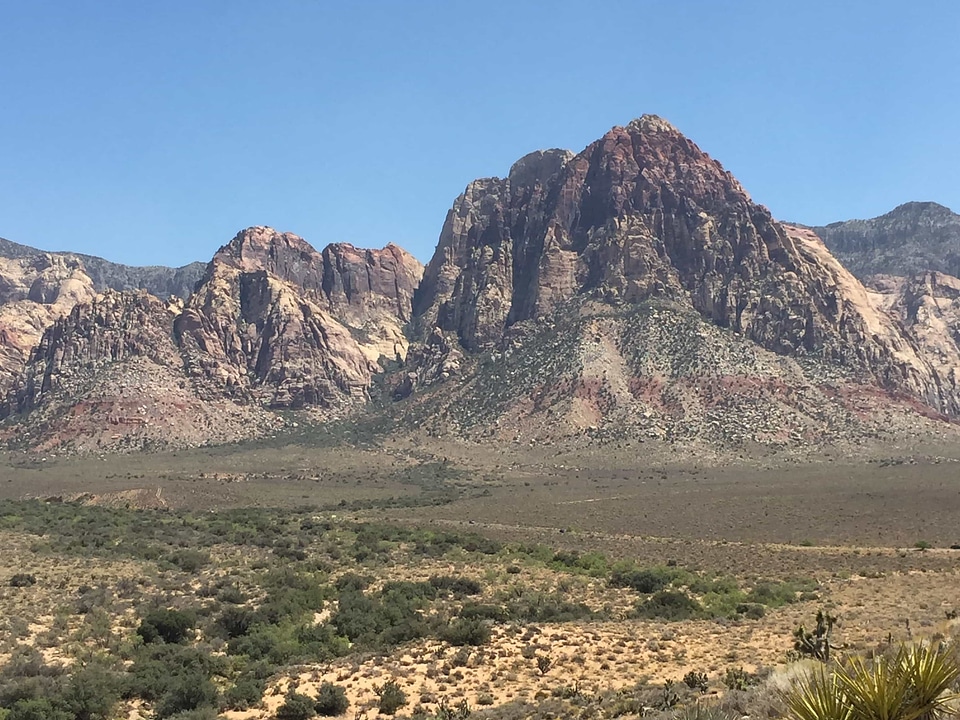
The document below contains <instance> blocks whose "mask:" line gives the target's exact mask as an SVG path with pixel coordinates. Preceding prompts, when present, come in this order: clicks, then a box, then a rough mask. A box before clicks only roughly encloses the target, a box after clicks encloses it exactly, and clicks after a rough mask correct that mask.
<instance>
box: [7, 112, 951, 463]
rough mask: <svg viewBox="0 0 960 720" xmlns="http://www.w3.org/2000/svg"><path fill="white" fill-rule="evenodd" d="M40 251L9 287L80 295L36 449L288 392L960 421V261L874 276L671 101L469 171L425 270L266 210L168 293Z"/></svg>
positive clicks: (32, 400) (495, 420)
mask: <svg viewBox="0 0 960 720" xmlns="http://www.w3.org/2000/svg"><path fill="white" fill-rule="evenodd" d="M17 252H19V251H18V250H17V249H16V248H13V249H12V250H10V254H11V255H14V254H16V253H17ZM33 257H34V256H31V255H29V254H25V255H23V256H22V257H17V258H16V259H11V260H8V261H7V262H8V263H19V264H20V265H19V267H21V276H22V277H21V280H18V281H17V282H15V283H8V284H7V286H3V285H0V294H2V293H4V292H5V293H7V295H8V296H9V297H10V298H15V297H21V296H25V297H27V298H28V299H29V297H30V296H31V294H32V295H33V297H34V300H30V301H31V302H34V301H40V300H42V301H43V302H45V303H47V304H50V305H51V306H53V305H55V304H56V302H57V298H59V297H60V296H61V295H62V296H63V297H64V303H63V305H62V306H61V307H60V309H59V310H58V311H57V313H58V314H56V317H54V315H51V318H53V319H52V322H53V325H52V326H51V327H50V328H49V329H48V330H47V331H46V332H44V333H43V337H42V339H41V340H40V341H39V343H38V344H37V345H36V347H34V348H33V349H32V351H30V355H29V360H28V361H27V362H26V363H25V366H24V367H23V369H22V370H21V371H19V372H15V371H14V372H10V373H8V374H9V375H10V381H9V383H8V385H9V388H10V389H9V391H8V392H7V394H6V402H5V404H4V405H3V407H0V415H2V416H7V417H9V418H11V420H10V422H8V423H7V424H6V426H5V430H4V432H6V433H7V436H8V438H10V439H12V440H14V441H18V442H21V443H23V444H25V445H27V446H29V447H35V448H44V449H49V448H60V449H63V448H69V449H72V450H76V451H81V450H84V451H89V450H100V451H102V450H105V449H129V448H144V447H156V446H159V445H164V444H166V445H191V444H199V443H202V442H211V441H213V442H221V441H226V440H230V439H238V438H243V437H253V436H257V435H261V434H265V433H271V432H273V431H274V430H275V429H276V428H277V427H279V426H280V425H282V424H283V422H285V421H284V420H281V419H280V418H281V414H278V413H274V412H272V411H276V410H285V411H287V410H289V411H297V412H298V413H300V415H303V414H307V415H308V416H309V417H311V418H312V419H314V420H321V421H322V420H328V419H331V418H338V417H343V416H345V415H347V414H349V413H353V412H354V411H357V410H360V409H366V410H368V411H370V412H373V413H381V414H386V415H391V416H393V417H394V418H395V419H397V420H399V421H400V422H399V424H398V427H399V428H401V429H403V430H404V431H406V432H417V431H419V430H424V431H426V432H428V433H431V434H434V435H445V436H447V435H453V436H458V437H468V438H475V439H486V438H496V439H499V440H509V441H513V442H550V443H557V442H561V443H565V442H575V441H581V440H583V441H586V442H594V441H604V442H605V441H613V440H617V441H620V442H628V443H634V442H644V443H646V442H656V443H660V445H659V447H666V448H668V449H669V448H675V447H676V446H677V444H681V445H683V446H686V447H690V448H697V449H698V452H699V451H703V452H710V451H711V450H716V449H719V448H725V449H729V448H730V447H735V448H750V447H752V446H755V445H761V446H766V447H777V448H780V447H784V448H803V447H806V446H807V445H808V444H811V443H820V442H837V441H849V442H851V443H860V442H864V441H865V440H869V439H881V438H882V439H894V438H903V437H905V436H910V435H911V434H912V435H914V436H917V437H919V436H924V437H925V436H928V435H929V434H931V433H933V434H937V433H941V434H943V433H946V434H949V433H951V432H953V429H952V428H954V425H951V424H950V423H949V422H947V421H948V420H950V419H951V418H953V419H957V418H960V383H958V372H960V319H958V318H960V306H958V303H960V299H958V298H960V281H956V279H955V278H951V277H949V276H947V275H945V274H942V273H928V274H926V275H923V276H921V277H917V278H915V279H909V280H908V279H905V278H902V277H900V278H897V277H889V278H886V279H885V280H881V279H875V281H871V283H870V285H869V286H865V285H864V284H863V283H862V282H861V281H860V280H858V279H857V277H855V276H854V274H852V273H851V272H850V271H849V270H848V269H847V268H845V267H844V266H843V265H842V264H841V263H840V262H838V260H837V259H836V258H835V257H834V256H833V255H832V254H831V253H830V251H829V250H828V249H827V247H826V245H825V244H824V242H823V241H822V240H821V238H820V237H819V236H818V235H817V234H816V233H815V232H814V231H813V230H811V229H809V228H804V227H799V226H792V225H786V224H783V223H779V222H777V221H776V220H775V219H774V218H772V217H771V215H770V213H769V211H768V210H767V209H766V208H764V207H763V206H761V205H758V204H756V203H754V202H753V201H752V200H751V199H750V197H749V196H748V195H747V193H746V192H745V190H744V189H743V188H742V187H741V186H740V184H739V183H738V182H737V181H736V179H734V178H733V177H732V176H731V175H730V174H729V173H728V172H726V171H725V170H724V169H723V167H722V166H721V165H720V164H719V163H718V162H716V161H715V160H713V159H711V158H710V157H709V156H708V155H706V154H705V153H704V152H702V151H701V150H700V149H699V148H698V147H697V146H696V145H695V144H694V143H693V142H692V141H690V140H689V139H687V138H686V137H684V136H683V135H682V134H681V133H680V132H679V131H678V130H677V129H675V128H674V127H673V126H671V125H670V124H669V123H667V122H666V121H664V120H662V119H660V118H657V117H654V116H644V117H642V118H640V119H638V120H635V121H633V122H631V123H630V124H629V125H627V126H626V127H616V128H613V129H612V130H610V131H609V132H608V133H607V134H606V135H604V136H603V137H602V138H601V139H600V140H598V141H596V142H595V143H592V144H591V145H589V146H588V147H587V148H586V149H584V150H583V151H582V152H580V153H577V154H574V153H572V152H569V151H565V150H547V151H539V152H535V153H532V154H530V155H527V156H526V157H524V158H522V159H521V160H519V161H518V162H517V163H516V164H514V166H513V167H512V168H511V169H510V172H509V174H508V176H507V177H505V178H487V179H482V180H477V181H475V182H473V183H471V184H470V185H469V186H468V187H467V188H466V190H465V192H464V193H463V194H462V195H461V196H460V197H459V198H457V200H456V201H455V203H454V205H453V208H452V209H451V210H450V212H449V213H448V215H447V218H446V222H445V223H444V226H443V230H442V232H441V235H440V239H439V243H438V245H437V249H436V252H435V254H434V256H433V258H432V259H431V261H430V263H429V264H428V265H427V267H426V268H423V267H422V266H421V265H420V264H419V263H418V262H417V261H416V260H415V259H414V258H413V257H411V256H410V255H409V254H407V253H406V252H404V251H403V250H401V249H400V248H398V247H396V246H394V245H387V246H386V247H385V248H383V249H382V250H361V249H357V248H354V247H352V246H350V245H344V244H337V245H330V246H328V247H326V248H325V249H324V250H323V251H317V250H315V249H314V248H313V247H312V246H310V245H309V244H308V243H307V242H306V241H304V240H303V239H302V238H300V237H298V236H296V235H293V234H290V233H280V232H277V231H275V230H272V229H270V228H266V227H253V228H249V229H247V230H244V231H243V232H241V233H239V234H238V235H237V236H236V237H235V238H234V239H233V240H231V241H230V242H229V243H227V244H226V245H224V246H223V247H222V248H220V250H219V251H218V252H217V253H216V254H215V255H214V257H213V258H212V260H211V261H210V262H209V263H208V264H207V265H206V266H205V267H204V268H203V272H202V275H201V276H200V277H199V279H198V281H197V282H196V284H195V286H194V288H193V292H192V293H190V294H189V295H188V296H187V297H186V298H185V299H184V300H180V299H176V298H174V299H172V300H171V301H169V302H168V301H164V300H160V299H158V298H157V297H155V296H153V295H151V294H149V293H147V292H145V291H142V290H141V291H129V290H127V291H123V292H117V291H112V290H111V291H107V292H104V293H103V294H101V295H97V296H95V297H94V296H93V293H94V292H95V291H96V290H97V288H98V285H97V283H94V281H93V279H92V276H91V275H89V274H87V272H86V270H84V267H85V266H84V265H83V263H82V261H78V260H73V261H71V260H69V259H65V258H58V259H56V258H54V256H44V257H45V258H46V260H44V261H43V263H49V266H47V265H44V264H43V263H40V264H35V266H34V265H30V263H33V262H34V260H33V259H32V258H33ZM71 262H73V263H75V264H74V265H71V264H70V263H71ZM58 263H60V264H58ZM28 265H29V266H30V267H33V268H34V269H33V270H30V273H33V274H32V275H30V274H29V273H28V272H27V270H26V269H25V268H27V267H28ZM44 273H47V276H48V278H47V280H43V281H38V280H37V278H40V277H41V276H43V274H44ZM28 276H29V277H28ZM28 280H29V282H28ZM38 282H39V284H38V285H37V290H36V291H34V290H33V286H34V284H36V283H38ZM71 283H72V284H71ZM28 285H29V286H30V290H26V288H27V286H28ZM4 288H6V289H4ZM68 306H69V307H68ZM71 307H72V309H69V308H71ZM51 312H52V311H51ZM57 318H59V319H57ZM408 338H413V339H414V342H413V343H412V344H411V343H410V341H409V340H408ZM21 344H23V343H21ZM22 352H23V351H21V354H22ZM11 367H13V365H11ZM382 387H385V388H388V389H389V390H392V394H391V393H381V392H380V388H382ZM391 397H392V400H391ZM371 401H376V402H371ZM284 417H286V416H285V415H284ZM645 452H648V450H645ZM669 452H671V453H673V452H674V450H672V449H670V450H669Z"/></svg>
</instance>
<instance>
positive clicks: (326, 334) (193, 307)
mask: <svg viewBox="0 0 960 720" xmlns="http://www.w3.org/2000/svg"><path fill="white" fill-rule="evenodd" d="M421 272H422V266H421V265H420V263H419V262H417V260H416V259H414V258H413V257H412V256H411V255H409V254H408V253H406V252H404V251H403V250H401V249H400V248H398V247H396V246H394V245H388V246H387V247H386V248H384V249H383V250H358V249H356V248H354V247H352V246H350V245H345V244H339V245H330V246H328V247H327V248H325V249H324V251H323V252H318V251H316V250H315V249H314V248H313V247H311V246H310V245H309V244H308V243H307V242H306V241H304V240H303V239H302V238H299V237H297V236H296V235H292V234H289V233H279V232H277V231H275V230H272V229H270V228H264V227H256V228H250V229H248V230H245V231H243V232H241V233H239V234H238V235H237V236H236V237H235V238H234V239H233V240H232V241H231V242H229V243H228V244H227V245H225V246H223V247H222V248H221V249H220V250H219V251H218V252H217V253H216V254H215V255H214V257H213V259H212V260H211V261H210V263H208V264H207V266H206V268H205V270H204V275H203V277H202V278H201V279H200V281H199V282H198V284H197V287H196V290H195V291H194V293H193V294H192V295H190V297H189V298H188V299H187V301H186V302H183V301H182V300H180V299H179V298H172V299H171V300H170V301H169V302H164V301H161V300H160V299H159V298H157V297H155V296H153V295H150V294H149V293H147V292H146V291H143V290H138V291H123V292H118V291H113V290H108V291H106V292H104V293H102V294H100V295H97V296H96V297H95V298H93V299H92V300H89V301H87V302H82V303H79V304H77V305H76V306H75V307H73V309H72V311H70V313H69V314H68V315H66V316H64V317H62V318H61V319H59V320H57V321H55V322H54V324H53V325H52V326H51V327H50V328H49V329H47V330H46V332H44V334H43V337H42V339H41V340H40V342H39V344H38V345H37V347H36V348H34V350H33V352H32V354H31V355H30V358H29V360H28V361H27V362H26V364H25V366H24V368H23V370H22V372H20V373H19V374H18V375H17V376H16V378H15V379H14V381H13V382H12V383H11V384H10V386H9V389H8V391H7V398H6V402H5V404H4V406H3V407H2V408H0V415H2V416H6V417H10V416H17V417H21V418H24V417H25V418H27V419H28V420H29V422H26V423H20V424H19V425H18V426H16V428H15V430H16V433H15V434H14V435H13V436H12V437H11V438H10V439H11V440H12V441H14V442H19V443H23V444H27V445H29V446H31V447H39V448H44V449H52V448H59V449H72V450H75V451H91V450H98V451H102V450H111V449H113V450H116V449H131V448H150V447H162V446H171V445H172V446H182V445H197V444H202V443H207V442H226V441H230V440H236V439H241V438H246V437H255V436H258V435H263V434H265V433H269V432H272V431H274V430H275V429H276V428H277V427H278V426H279V425H282V424H283V421H282V419H280V418H279V417H278V416H276V415H274V414H272V413H270V412H268V410H270V409H273V410H276V409H303V408H306V409H309V410H311V412H312V413H313V416H314V417H315V418H318V419H329V418H331V417H336V416H338V415H340V414H342V413H344V412H346V411H347V410H349V409H351V408H354V407H356V406H358V405H363V404H365V403H366V402H367V401H368V399H369V392H368V391H369V388H370V385H371V383H372V380H373V377H374V375H376V374H378V373H382V372H383V371H384V369H385V367H386V366H387V365H389V364H391V363H396V362H398V361H400V360H402V359H403V357H404V356H405V354H406V350H407V340H406V338H405V337H404V335H403V332H402V327H403V325H404V324H405V323H406V322H407V321H408V320H409V316H410V311H409V308H410V304H411V299H412V296H413V290H414V288H415V287H416V285H417V283H418V282H419V280H420V274H421Z"/></svg>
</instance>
